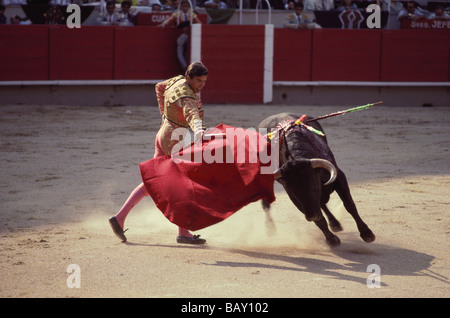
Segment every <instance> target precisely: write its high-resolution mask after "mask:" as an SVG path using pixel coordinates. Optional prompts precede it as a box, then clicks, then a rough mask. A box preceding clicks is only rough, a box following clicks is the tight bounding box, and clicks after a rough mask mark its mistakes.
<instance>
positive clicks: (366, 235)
mask: <svg viewBox="0 0 450 318" xmlns="http://www.w3.org/2000/svg"><path fill="white" fill-rule="evenodd" d="M360 235H361V238H362V239H363V240H364V242H367V243H372V242H373V241H375V234H373V232H372V231H371V230H370V229H367V230H365V231H362V232H361V234H360Z"/></svg>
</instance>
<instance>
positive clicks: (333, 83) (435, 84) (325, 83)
mask: <svg viewBox="0 0 450 318" xmlns="http://www.w3.org/2000/svg"><path fill="white" fill-rule="evenodd" d="M273 86H397V87H438V86H450V82H344V81H305V82H289V81H274V82H273Z"/></svg>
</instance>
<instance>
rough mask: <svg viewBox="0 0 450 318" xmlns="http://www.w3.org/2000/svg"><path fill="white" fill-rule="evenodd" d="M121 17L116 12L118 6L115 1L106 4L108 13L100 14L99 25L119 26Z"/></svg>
mask: <svg viewBox="0 0 450 318" xmlns="http://www.w3.org/2000/svg"><path fill="white" fill-rule="evenodd" d="M119 20H120V17H119V14H118V13H117V12H116V4H115V2H114V1H107V2H106V12H105V13H100V15H99V17H98V18H97V23H98V24H101V25H117V24H118V23H119Z"/></svg>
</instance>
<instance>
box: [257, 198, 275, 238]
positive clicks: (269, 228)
mask: <svg viewBox="0 0 450 318" xmlns="http://www.w3.org/2000/svg"><path fill="white" fill-rule="evenodd" d="M261 203H262V206H263V209H264V212H265V214H266V233H267V236H273V235H274V234H275V232H276V230H277V229H276V227H275V223H274V222H273V219H272V216H271V215H270V203H268V202H266V201H265V200H261Z"/></svg>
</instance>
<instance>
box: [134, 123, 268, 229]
mask: <svg viewBox="0 0 450 318" xmlns="http://www.w3.org/2000/svg"><path fill="white" fill-rule="evenodd" d="M216 132H223V133H225V132H227V133H230V132H231V133H233V134H234V138H228V137H227V138H225V137H223V138H222V137H212V138H211V139H212V140H206V141H203V143H202V145H201V147H200V146H199V145H198V144H197V146H195V145H194V144H192V145H191V146H190V147H188V148H185V149H184V150H182V151H181V152H179V155H180V156H181V158H184V160H179V158H180V157H177V156H176V155H175V156H174V155H172V156H162V157H157V158H154V159H151V160H148V161H146V162H143V163H141V164H139V167H140V170H141V175H142V180H143V182H144V184H145V187H146V189H147V191H148V193H149V194H150V196H151V197H152V199H153V201H154V202H155V204H156V206H157V207H158V209H160V210H161V212H162V213H163V214H164V215H165V216H166V218H167V219H169V221H171V222H172V223H174V224H176V225H178V226H181V227H183V228H186V229H189V230H192V231H196V230H199V229H202V228H205V227H207V226H210V225H213V224H216V223H218V222H220V221H223V220H225V219H226V218H228V217H229V216H231V215H232V214H233V213H235V212H236V211H238V210H239V209H241V208H242V207H244V206H245V205H247V204H249V203H251V202H254V201H257V200H259V199H264V200H265V201H267V202H268V203H272V202H273V201H275V195H274V191H273V184H274V178H273V174H262V173H261V167H262V166H269V165H270V163H268V164H262V163H261V160H260V153H261V152H262V151H266V152H267V151H268V149H269V146H270V144H268V143H267V141H266V140H265V138H264V137H263V136H262V135H260V134H259V133H257V132H255V131H250V130H245V129H241V128H239V129H238V128H235V127H231V126H227V125H224V124H220V125H218V126H217V127H216ZM246 136H247V137H246ZM261 138H264V139H263V140H262V139H261ZM230 139H231V140H232V139H234V141H232V142H231V143H230ZM260 143H261V144H260ZM238 149H239V150H238ZM242 150H245V160H243V159H242V154H243V153H242V152H239V151H242ZM230 151H231V152H230ZM255 152H256V155H255ZM239 153H240V155H239ZM230 154H231V155H230ZM200 155H201V156H200ZM231 156H232V157H231ZM239 156H241V157H239ZM211 157H214V158H215V160H211ZM186 158H188V160H186ZM199 158H200V159H199ZM221 158H222V159H221ZM230 158H233V159H232V160H231V159H230ZM252 158H256V160H252ZM177 159H178V160H177ZM211 161H212V162H211ZM230 161H231V162H230Z"/></svg>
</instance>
